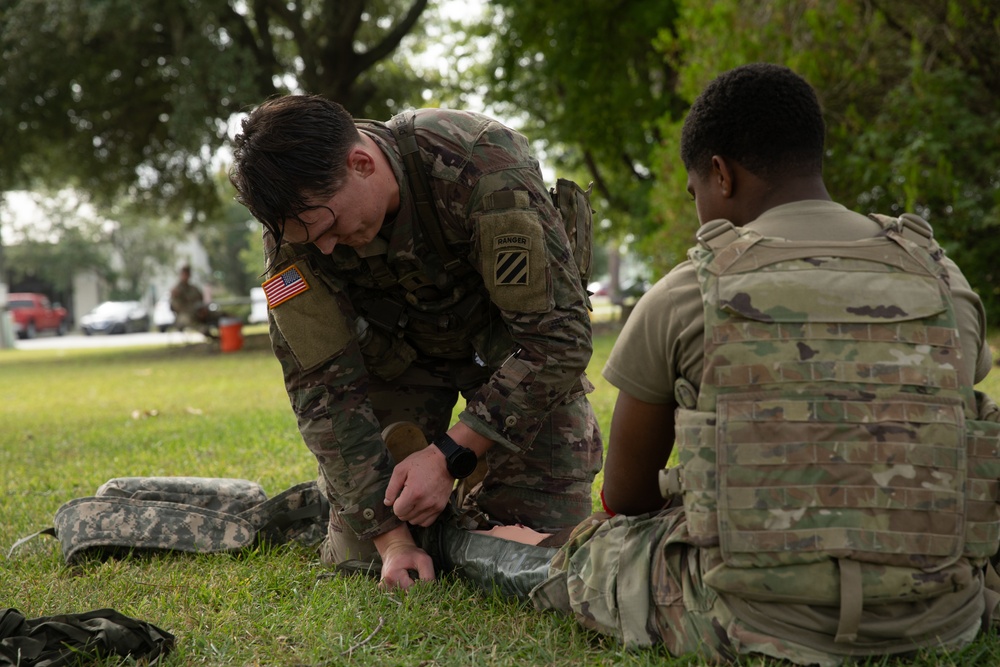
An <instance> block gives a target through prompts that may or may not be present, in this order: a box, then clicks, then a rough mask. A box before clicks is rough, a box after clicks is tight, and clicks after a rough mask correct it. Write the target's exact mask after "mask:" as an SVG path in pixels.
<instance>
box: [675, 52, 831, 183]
mask: <svg viewBox="0 0 1000 667" xmlns="http://www.w3.org/2000/svg"><path fill="white" fill-rule="evenodd" d="M825 132H826V126H825V124H824V122H823V112H822V109H821V108H820V104H819V100H818V99H817V98H816V93H815V91H814V90H813V89H812V87H811V86H810V85H809V84H808V83H807V82H806V81H805V79H803V78H802V77H800V76H799V75H798V74H796V73H795V72H793V71H792V70H790V69H788V68H787V67H783V66H780V65H772V64H769V63H753V64H749V65H743V66H741V67H737V68H735V69H732V70H729V71H728V72H725V73H723V74H721V75H720V76H719V77H717V78H716V79H715V80H713V81H712V82H711V83H709V84H708V86H707V87H706V88H705V89H704V91H702V93H701V95H699V96H698V98H697V99H696V100H695V101H694V104H693V105H692V106H691V110H690V112H689V113H688V115H687V118H686V119H685V120H684V127H683V129H682V130H681V160H683V162H684V166H685V167H686V168H687V170H688V171H693V172H694V173H697V174H699V175H702V176H704V175H705V174H706V173H708V170H709V169H710V167H711V164H712V156H713V155H721V156H722V157H725V158H729V159H732V160H735V161H736V162H739V163H740V164H741V165H743V167H744V168H746V169H747V170H749V171H750V172H752V173H753V174H755V175H757V176H759V177H760V178H762V179H764V180H765V181H770V182H773V181H774V180H775V179H780V178H782V177H787V176H791V175H806V174H818V173H822V170H823V140H824V134H825Z"/></svg>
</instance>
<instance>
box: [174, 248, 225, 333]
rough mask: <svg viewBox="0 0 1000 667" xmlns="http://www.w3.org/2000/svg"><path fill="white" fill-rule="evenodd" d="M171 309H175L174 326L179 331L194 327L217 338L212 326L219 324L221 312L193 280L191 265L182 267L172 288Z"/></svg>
mask: <svg viewBox="0 0 1000 667" xmlns="http://www.w3.org/2000/svg"><path fill="white" fill-rule="evenodd" d="M170 310H172V311H174V315H175V319H174V326H175V327H176V328H177V330H178V331H184V329H188V328H193V329H197V330H198V331H200V332H201V333H202V334H204V335H205V336H207V337H208V338H217V337H218V336H217V335H216V334H215V333H214V332H213V330H212V327H217V326H218V324H219V314H218V313H217V312H216V311H214V310H213V309H212V308H211V306H210V305H209V304H207V303H206V302H205V297H204V294H203V292H202V289H201V288H200V287H198V286H197V285H195V284H194V283H192V282H191V267H190V266H188V265H187V264H185V265H184V266H182V267H181V270H180V274H179V275H178V279H177V284H175V285H174V286H173V287H172V288H171V290H170Z"/></svg>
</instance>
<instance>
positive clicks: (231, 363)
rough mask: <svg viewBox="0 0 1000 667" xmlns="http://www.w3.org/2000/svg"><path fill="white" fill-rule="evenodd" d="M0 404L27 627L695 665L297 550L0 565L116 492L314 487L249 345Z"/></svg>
mask: <svg viewBox="0 0 1000 667" xmlns="http://www.w3.org/2000/svg"><path fill="white" fill-rule="evenodd" d="M246 333H248V334H249V333H251V332H250V331H249V330H248V331H246ZM614 338H615V333H614V331H613V330H612V331H610V332H608V333H603V334H600V335H599V336H598V337H597V339H596V341H595V343H596V345H595V347H596V350H595V355H594V359H593V362H592V365H591V373H590V375H591V379H592V380H593V381H594V384H595V385H596V386H597V390H596V392H595V393H594V394H593V396H592V400H593V403H594V406H595V409H596V410H597V414H598V417H599V419H600V421H601V426H602V428H603V429H604V432H605V433H607V429H608V425H609V423H610V420H611V412H612V408H613V405H614V398H615V392H614V389H613V388H612V387H610V386H609V385H608V384H607V383H606V382H605V381H604V380H603V378H601V377H600V372H599V371H600V368H601V367H602V366H603V364H604V360H605V359H606V358H607V355H608V353H609V351H610V349H611V346H612V345H613V343H614ZM998 385H1000V371H994V373H993V374H992V375H991V376H990V377H989V378H988V379H987V381H986V382H984V383H983V386H982V387H981V388H984V389H985V390H986V391H988V392H989V393H990V394H991V395H993V396H995V397H998V396H1000V386H998ZM0 405H2V409H0V479H2V480H3V485H2V487H0V516H2V517H3V520H2V521H0V550H2V553H3V554H4V555H0V560H2V561H3V562H2V564H0V595H2V596H3V602H4V606H8V607H15V608H17V609H19V610H20V611H21V612H22V613H23V614H24V615H25V616H27V617H29V618H34V617H38V616H48V615H53V614H59V613H75V612H83V611H89V610H92V609H98V608H104V607H110V608H113V609H115V610H117V611H119V612H121V613H123V614H126V615H129V616H133V617H135V618H138V619H141V620H145V621H148V622H150V623H153V624H155V625H157V626H159V627H161V628H163V629H165V630H167V631H169V632H171V633H173V634H174V635H176V636H177V648H176V650H175V652H174V653H173V654H172V655H171V657H170V658H169V659H168V660H167V663H166V664H168V665H290V666H291V665H302V666H305V665H315V666H319V665H340V664H351V665H383V664H389V665H396V664H399V665H472V664H476V665H515V664H516V665H584V664H586V665H612V664H614V665H618V664H622V665H653V664H658V665H688V664H698V661H697V660H694V659H688V660H676V659H672V658H670V657H669V656H668V655H667V654H666V653H665V652H664V651H661V650H650V651H640V652H634V653H631V652H627V651H624V650H622V649H621V648H619V647H618V646H617V645H616V644H615V643H614V642H613V641H611V640H609V639H606V638H603V637H600V636H598V635H596V634H593V633H590V632H587V631H585V630H583V629H582V628H580V627H579V626H577V625H576V623H575V622H574V621H572V620H570V619H567V618H563V617H560V616H557V615H555V614H549V613H545V614H543V613H538V612H535V611H534V610H532V609H530V608H529V607H527V606H524V605H520V604H518V603H515V602H511V601H507V600H503V599H499V598H496V597H491V596H485V595H482V594H479V593H478V592H475V591H474V590H473V589H472V588H469V587H467V586H466V585H465V584H464V583H462V582H461V581H457V580H455V579H453V578H451V577H445V578H444V579H443V580H441V581H439V582H438V583H437V584H435V585H423V584H421V585H418V586H416V587H414V588H413V589H412V590H411V591H410V592H408V593H406V594H404V593H393V594H387V593H382V592H380V591H379V590H378V589H377V588H376V584H375V582H374V581H373V580H369V579H363V578H357V577H351V578H345V577H331V576H329V574H330V573H329V571H328V569H327V568H324V567H323V566H321V565H320V564H319V562H318V560H317V557H316V554H315V553H313V551H312V550H309V549H306V548H304V547H300V546H283V547H276V548H268V549H263V550H254V551H249V552H247V553H244V554H241V555H238V556H231V555H177V554H166V555H156V556H152V557H147V558H131V559H123V560H110V561H107V562H104V563H100V562H87V563H85V564H83V565H79V566H75V567H72V568H70V567H67V566H66V565H65V563H64V562H63V560H62V557H61V554H60V552H59V549H58V545H57V543H56V542H55V540H53V539H51V538H47V537H39V538H37V539H35V540H32V541H30V542H28V543H26V544H25V545H23V546H22V547H21V548H20V549H18V550H17V551H15V552H14V553H13V554H12V555H11V556H10V557H9V558H7V557H6V552H7V549H8V548H9V547H10V546H11V545H12V544H13V543H14V542H15V541H17V540H18V539H19V538H21V537H23V536H25V535H28V534H30V533H33V532H34V531H36V530H39V529H42V528H45V527H47V526H49V525H51V521H52V517H53V515H54V514H55V512H56V510H57V509H58V508H59V506H60V505H61V504H62V503H64V502H66V501H68V500H71V499H73V498H76V497H79V496H86V495H91V494H93V492H94V491H95V490H96V489H97V487H98V486H100V485H101V484H102V483H103V482H105V481H106V480H108V479H110V478H112V477H120V476H132V475H137V476H148V475H195V476H205V477H238V478H244V479H250V480H255V481H258V482H260V483H261V484H262V485H263V487H264V488H265V490H266V491H267V492H268V494H269V495H274V494H277V493H278V492H280V491H282V490H283V489H285V488H287V487H289V486H291V485H293V484H296V483H298V482H301V481H305V480H309V479H312V478H313V476H314V473H315V461H314V459H313V457H312V455H311V454H310V453H309V451H308V450H307V449H306V447H305V445H304V444H302V442H301V440H300V437H299V434H298V431H297V429H296V427H295V421H294V418H293V416H292V414H291V410H290V409H289V407H288V399H287V396H286V395H285V392H284V389H283V385H282V381H281V373H280V369H279V366H278V363H277V362H276V361H275V360H274V358H273V357H272V356H271V353H270V349H269V348H268V347H267V344H266V341H264V340H261V338H260V335H259V334H258V335H255V336H249V337H248V344H247V347H246V348H245V349H244V350H242V351H240V352H238V353H233V354H219V353H218V352H216V351H214V350H213V349H212V348H210V347H206V346H204V345H194V346H175V347H168V348H139V349H129V348H122V349H115V350H110V351H104V350H81V351H73V352H58V351H38V352H27V351H16V350H0ZM599 483H600V481H599V480H598V484H599ZM998 663H1000V641H998V640H997V639H995V638H989V639H981V640H980V641H979V642H977V643H976V644H975V645H973V646H972V647H970V649H969V650H967V651H966V652H963V654H962V655H957V656H953V657H952V658H951V659H948V660H942V659H941V658H940V657H938V658H926V659H923V660H917V661H916V662H915V663H906V664H918V665H938V664H954V665H970V664H982V665H987V664H989V665H996V664H998ZM109 664H110V663H109ZM742 664H746V665H764V664H771V663H767V662H762V661H747V662H744V663H742ZM868 664H872V665H875V664H897V662H896V661H876V662H871V663H868Z"/></svg>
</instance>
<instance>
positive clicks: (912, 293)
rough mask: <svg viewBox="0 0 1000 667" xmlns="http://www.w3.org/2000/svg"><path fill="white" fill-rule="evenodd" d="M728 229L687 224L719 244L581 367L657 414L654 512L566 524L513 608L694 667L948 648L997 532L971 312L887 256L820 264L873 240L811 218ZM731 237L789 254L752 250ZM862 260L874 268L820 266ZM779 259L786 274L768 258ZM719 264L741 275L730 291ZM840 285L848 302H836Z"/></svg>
mask: <svg viewBox="0 0 1000 667" xmlns="http://www.w3.org/2000/svg"><path fill="white" fill-rule="evenodd" d="M720 230H721V231H720ZM745 230H746V231H744V232H741V233H739V234H737V233H736V232H735V231H734V230H732V229H731V228H730V229H729V230H728V231H726V229H725V228H724V227H716V228H714V229H713V228H712V227H710V226H709V225H706V226H704V227H703V228H702V230H701V232H700V234H703V235H704V236H703V238H708V237H710V236H711V234H712V233H714V232H719V233H720V234H728V236H729V237H728V238H727V239H726V240H725V241H724V242H721V241H720V242H718V243H715V244H713V241H711V240H707V241H706V243H708V244H709V245H711V247H712V248H713V249H714V254H712V255H706V254H705V253H706V250H705V249H699V248H695V249H693V250H692V253H691V255H690V256H691V257H692V258H693V259H694V260H695V261H693V262H688V263H685V264H684V265H681V266H679V267H678V268H677V269H675V271H674V272H672V273H671V274H670V275H669V276H667V277H666V278H665V279H664V280H663V281H661V283H660V284H659V285H658V286H657V287H654V289H653V290H652V291H651V292H650V293H649V294H648V295H647V296H646V297H644V298H643V300H642V301H641V302H640V304H639V307H638V308H637V309H636V311H635V313H634V314H633V316H632V318H630V319H629V322H628V324H627V326H626V329H625V330H624V331H623V332H622V335H621V337H620V338H619V341H618V344H617V345H616V348H615V351H614V352H613V353H612V355H611V358H610V359H609V361H608V364H607V366H606V367H605V371H604V374H605V376H606V377H607V378H608V380H609V381H611V382H612V384H615V385H617V386H619V387H620V388H621V389H622V390H623V391H627V392H628V393H630V394H631V395H633V396H635V397H636V398H638V399H639V400H643V401H647V402H651V403H656V404H662V405H663V406H664V409H668V410H673V409H674V408H675V407H679V408H680V409H679V410H678V411H677V415H676V431H677V433H676V438H677V446H678V454H679V460H680V463H681V465H680V466H679V467H678V468H677V469H674V470H673V471H672V472H671V474H669V475H661V482H662V483H661V487H663V490H664V491H665V497H671V498H672V501H673V502H672V503H671V507H670V509H667V510H665V511H663V512H661V513H658V514H653V515H646V516H641V517H613V518H611V519H609V520H605V521H601V520H593V521H588V522H585V523H584V524H582V525H581V526H580V527H578V528H577V529H576V531H575V533H574V536H573V538H572V539H571V540H570V542H569V543H568V545H567V547H566V548H565V549H564V550H563V551H562V552H561V553H560V554H559V555H558V556H557V557H556V558H555V559H554V560H553V562H552V568H551V576H550V578H549V580H548V581H547V582H546V583H545V584H543V585H542V586H540V587H539V588H537V589H536V590H535V591H534V592H533V597H534V600H535V603H536V605H537V606H539V607H540V608H552V609H560V610H563V611H567V612H569V613H573V614H574V615H575V616H576V617H577V618H578V619H579V620H580V621H581V622H582V623H583V624H584V625H587V626H588V627H592V628H595V629H597V630H600V631H602V632H606V633H608V634H612V635H614V636H617V637H618V638H620V639H621V640H622V641H624V642H626V643H627V644H629V645H632V646H642V645H649V644H653V643H659V642H663V643H664V644H665V645H666V646H667V647H668V648H669V650H670V651H671V652H672V653H675V654H686V653H701V654H703V656H704V657H706V658H708V659H712V660H721V659H728V658H732V657H734V656H736V655H738V654H744V653H760V654H765V655H769V656H773V657H777V658H784V659H788V660H791V661H793V662H797V663H800V664H821V665H839V664H842V663H843V662H844V661H847V660H849V659H850V658H851V657H853V656H864V655H881V654H893V653H903V652H909V651H913V650H916V649H918V648H929V649H934V648H944V649H954V648H959V647H961V646H964V645H966V644H968V643H969V642H970V641H972V639H973V638H974V637H975V635H976V634H977V632H978V630H979V628H980V622H981V619H982V618H983V615H984V612H985V613H987V614H988V613H990V612H991V611H992V610H993V608H994V607H995V605H996V602H997V599H996V598H995V597H994V596H992V594H990V593H987V592H986V591H985V589H984V587H983V568H984V566H985V565H986V561H987V558H988V557H989V556H990V555H992V554H993V553H995V551H996V546H997V537H998V532H997V529H998V526H1000V521H998V518H1000V517H998V515H997V504H996V501H997V498H996V484H995V479H996V478H997V476H1000V469H998V468H1000V460H998V451H997V449H998V442H1000V440H998V434H1000V424H997V423H996V421H995V420H996V412H995V410H994V411H993V412H992V414H991V415H987V414H985V413H986V412H987V410H986V406H990V405H991V403H992V402H991V401H989V400H988V399H987V398H986V397H984V396H981V395H980V396H978V397H974V395H973V391H972V385H973V384H974V382H978V381H979V380H981V379H982V378H983V377H985V375H986V374H987V373H988V372H989V368H990V355H989V349H988V347H987V346H986V344H985V340H984V338H985V336H984V332H985V329H984V326H985V325H984V314H983V311H982V306H981V304H980V303H979V300H978V298H977V297H976V296H975V294H974V293H973V292H972V291H971V290H970V289H969V288H968V283H967V282H966V281H965V279H964V277H963V276H962V275H961V273H960V272H959V271H958V269H957V267H955V265H954V264H953V263H951V262H950V261H949V260H947V259H943V258H941V260H940V263H939V264H938V263H937V262H934V261H933V260H932V259H931V255H930V254H928V253H927V252H924V251H922V250H920V249H919V248H917V247H916V243H912V244H911V243H910V242H909V240H907V239H906V238H905V237H904V242H901V243H898V244H896V242H894V241H890V240H889V239H883V240H882V241H881V242H875V243H874V244H868V245H867V246H866V248H867V250H865V251H862V250H859V248H861V246H859V245H856V244H843V243H841V244H840V246H841V247H840V248H838V249H837V250H836V251H835V250H834V248H835V247H836V246H837V243H838V242H841V241H852V240H859V239H862V238H867V237H873V236H876V235H878V234H880V226H879V224H877V223H876V222H875V221H874V220H867V219H865V218H863V217H862V216H858V215H856V214H853V213H850V212H848V211H846V209H843V207H840V206H839V205H836V204H833V203H829V202H826V203H825V202H800V203H797V204H791V205H786V206H782V207H778V208H775V209H772V210H770V211H768V212H767V213H765V215H764V216H762V217H761V218H760V219H758V220H757V221H755V222H753V223H751V224H749V225H747V227H746V228H745ZM747 232H749V233H747ZM754 232H758V233H759V234H760V235H763V236H766V237H786V238H787V237H791V239H792V240H794V241H795V242H796V243H797V245H796V244H791V245H789V244H781V243H775V244H771V243H769V242H767V241H766V239H765V241H764V242H761V243H759V244H758V247H756V248H755V247H753V246H754V244H757V243H758V241H757V239H759V238H761V237H760V236H757V235H755V234H754ZM737 239H738V240H737ZM734 240H735V242H733V241H734ZM878 243H881V244H882V245H881V246H879V248H880V249H879V250H878V251H877V252H874V253H871V254H870V256H871V257H876V258H877V259H875V260H874V264H873V263H871V262H869V263H867V264H866V263H865V262H867V261H868V260H864V261H862V260H861V259H854V257H856V255H851V254H850V253H849V251H848V250H845V249H844V248H845V247H846V246H848V245H850V246H852V247H853V249H854V250H853V252H856V253H862V252H867V251H868V250H871V249H872V248H874V247H875V245H877V244H878ZM895 245H899V246H902V248H903V250H902V251H900V249H899V248H896V249H895V251H893V247H895ZM890 246H892V247H890ZM790 247H792V248H795V249H796V251H797V250H798V249H804V250H803V254H802V255H801V256H802V257H808V258H809V259H808V260H807V261H802V260H801V259H797V260H787V259H784V258H785V257H786V255H784V254H781V253H787V252H788V250H789V248H790ZM817 248H818V249H819V252H817ZM883 248H888V249H887V250H885V253H884V254H883V253H882V249H883ZM824 252H829V254H831V255H834V254H837V253H847V254H842V255H841V256H846V257H851V258H852V259H848V260H831V259H830V258H827V257H825V255H824ZM893 252H895V255H894V254H893ZM769 253H770V254H769ZM892 257H897V258H900V257H901V258H902V259H897V260H893V261H894V262H895V261H898V262H899V264H895V265H894V266H895V267H896V268H893V269H884V270H883V269H879V270H878V272H877V273H875V274H855V275H853V276H850V278H845V276H848V275H850V272H857V271H863V270H869V271H870V270H871V268H870V267H871V266H873V265H879V262H882V261H883V258H892ZM762 258H767V260H776V259H777V261H776V263H773V264H768V263H766V261H764V260H763V259H762ZM907 258H911V259H912V260H913V262H912V265H910V266H907V268H906V272H904V271H903V270H902V269H899V270H897V269H898V268H899V267H903V266H904V265H905V264H906V261H908V260H907ZM741 260H743V261H744V262H746V263H747V264H748V265H752V266H754V267H755V268H754V269H753V270H751V271H748V272H745V273H741V272H739V271H734V272H733V273H730V272H729V270H730V269H731V268H732V267H734V266H735V265H736V263H737V262H739V261H741ZM709 261H711V262H712V263H711V264H708V263H707V262H709ZM758 262H759V263H758ZM782 262H783V263H782ZM761 267H766V270H769V271H772V272H771V273H764V272H763V271H765V269H764V268H761ZM773 267H779V268H778V269H774V268H773ZM866 267H867V268H866ZM938 267H940V268H938ZM774 271H777V273H775V272H774ZM782 271H783V272H784V273H782ZM791 271H797V273H791ZM810 271H812V273H810ZM824 271H826V272H827V273H828V274H829V275H827V274H824ZM940 274H945V275H940ZM857 275H864V276H865V278H863V279H862V280H861V282H865V281H867V282H865V285H864V287H863V288H862V289H861V290H855V289H854V287H856V285H855V284H852V285H851V287H850V288H842V289H840V290H839V291H838V288H837V281H838V280H841V279H846V280H848V281H851V280H853V281H855V283H856V282H858V279H857ZM786 278H787V279H789V280H790V281H791V282H789V283H781V280H783V279H786ZM699 281H701V284H699ZM768 281H770V282H768ZM803 281H806V282H803ZM808 281H812V283H810V282H808ZM765 283H766V284H767V285H768V286H769V288H768V289H759V288H760V287H761V286H763V285H764V284H765ZM774 284H784V285H785V287H784V288H783V289H775V288H774ZM810 284H814V285H817V286H818V288H817V289H809V285H810ZM880 286H881V288H880ZM865 288H871V290H872V292H871V293H872V294H874V295H877V299H874V300H868V299H865V298H864V296H863V293H864V289H865ZM948 292H950V297H951V298H950V299H945V298H944V297H945V296H949V295H948ZM744 296H746V297H747V298H743V297H744ZM848 296H849V297H852V298H853V299H855V300H852V301H848V302H844V301H843V299H844V297H848ZM803 297H804V298H803ZM765 301H766V302H767V303H764V302H765ZM706 304H708V305H706ZM869 304H874V305H878V304H889V305H888V306H886V307H885V309H884V310H882V309H879V308H876V307H870V306H869ZM937 304H946V305H943V306H942V307H941V308H938V307H937ZM952 304H953V305H952ZM751 306H752V307H751ZM799 309H801V310H799ZM907 309H910V310H909V312H904V311H907ZM664 313H670V317H664V316H663V314H664ZM820 313H823V315H821V314H820ZM830 313H835V316H831V317H830V318H827V317H826V315H829V314H830ZM836 313H839V315H836ZM687 314H691V315H692V318H691V319H693V320H694V322H693V323H692V321H691V319H681V320H680V321H673V320H675V318H678V317H681V318H683V317H684V316H685V315H687ZM848 314H849V315H848ZM845 317H846V319H845ZM838 318H840V319H838ZM854 318H856V319H854ZM668 320H671V321H668ZM848 320H850V321H848ZM812 322H817V323H816V324H811V323H812ZM831 322H832V324H831ZM803 323H805V324H803ZM838 323H839V324H838ZM706 330H708V331H711V332H712V335H711V336H706V335H705V332H706ZM706 369H707V370H706ZM705 373H709V375H707V376H705V377H708V378H711V380H705V379H704V378H703V374H705ZM729 392H731V393H729ZM977 398H978V401H977ZM806 404H808V405H806ZM986 420H989V421H986ZM963 424H964V426H963ZM612 446H614V445H612ZM664 449H665V451H669V444H668V443H665V445H664ZM928 455H930V456H929V457H928ZM966 457H968V459H967V458H966ZM844 475H847V477H846V478H845V477H844ZM966 476H967V477H968V479H967V481H966ZM847 479H849V481H846V480H847ZM991 480H993V481H992V482H991ZM841 489H849V491H848V492H846V493H839V491H840V490H841ZM671 494H677V495H671ZM682 500H683V507H682V506H680V503H681V501H682ZM885 507H890V508H892V510H893V511H892V512H887V511H885V510H884V509H883V508H885ZM845 524H846V526H845Z"/></svg>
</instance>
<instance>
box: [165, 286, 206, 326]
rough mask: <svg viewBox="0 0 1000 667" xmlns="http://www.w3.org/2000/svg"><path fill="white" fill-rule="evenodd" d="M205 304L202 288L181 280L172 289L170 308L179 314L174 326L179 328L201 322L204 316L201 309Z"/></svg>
mask: <svg viewBox="0 0 1000 667" xmlns="http://www.w3.org/2000/svg"><path fill="white" fill-rule="evenodd" d="M204 306H205V297H204V296H203V295H202V293H201V289H199V288H198V287H197V286H195V285H192V284H191V283H184V282H179V283H177V284H176V285H174V287H173V288H172V289H171V290H170V310H172V311H174V313H175V314H176V315H177V318H176V320H175V322H174V326H176V327H177V328H178V329H184V328H185V327H190V326H193V325H194V324H197V323H200V322H201V321H202V319H203V318H202V317H201V316H200V315H199V311H200V310H201V309H202V308H204Z"/></svg>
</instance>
